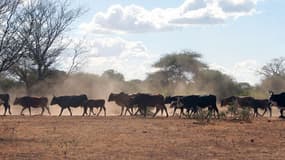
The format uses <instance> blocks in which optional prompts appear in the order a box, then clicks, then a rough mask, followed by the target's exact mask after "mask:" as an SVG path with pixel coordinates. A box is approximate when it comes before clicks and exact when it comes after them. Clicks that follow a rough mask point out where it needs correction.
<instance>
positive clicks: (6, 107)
mask: <svg viewBox="0 0 285 160" xmlns="http://www.w3.org/2000/svg"><path fill="white" fill-rule="evenodd" d="M4 108H5V111H4V114H3V115H4V116H6V112H7V109H8V106H6V104H4Z"/></svg>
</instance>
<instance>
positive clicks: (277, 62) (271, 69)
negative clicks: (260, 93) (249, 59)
mask: <svg viewBox="0 0 285 160" xmlns="http://www.w3.org/2000/svg"><path fill="white" fill-rule="evenodd" d="M259 73H260V74H261V75H263V76H265V77H266V78H270V77H273V76H280V77H282V76H283V77H284V76H285V57H280V58H275V59H272V60H271V61H270V62H269V63H267V64H266V65H264V66H263V67H262V69H261V71H259Z"/></svg>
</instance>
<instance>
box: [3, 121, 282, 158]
mask: <svg viewBox="0 0 285 160" xmlns="http://www.w3.org/2000/svg"><path fill="white" fill-rule="evenodd" d="M284 157H285V120H281V119H277V118H272V119H271V120H268V119H266V118H262V119H255V120H254V121H253V122H252V123H246V122H234V121H229V120H220V121H218V120H215V121H212V122H211V123H210V124H206V125H205V124H197V123H196V121H195V120H189V119H179V118H162V117H158V118H155V119H153V118H147V119H144V118H139V117H136V118H134V117H117V116H109V117H106V118H104V117H81V116H73V117H69V116H63V117H57V116H42V117H41V116H31V117H29V116H6V117H3V116H1V117H0V159H1V160H4V159H29V160H30V159H35V160H38V159H76V160H77V159H83V160H84V159H106V160H112V159H116V160H119V159H146V160H149V159H162V160H167V159H169V160H173V159H187V160H188V159H198V160H204V159H211V160H213V159H219V160H220V159H225V160H230V159H239V160H240V159H251V160H254V159H256V160H261V159H266V160H269V159H272V160H277V159H284Z"/></svg>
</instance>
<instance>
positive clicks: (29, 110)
mask: <svg viewBox="0 0 285 160" xmlns="http://www.w3.org/2000/svg"><path fill="white" fill-rule="evenodd" d="M29 113H30V116H31V115H32V112H31V107H29Z"/></svg>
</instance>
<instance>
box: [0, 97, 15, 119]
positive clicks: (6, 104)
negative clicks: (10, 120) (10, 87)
mask: <svg viewBox="0 0 285 160" xmlns="http://www.w3.org/2000/svg"><path fill="white" fill-rule="evenodd" d="M0 100H1V102H2V103H1V105H2V104H3V105H4V109H5V111H4V116H5V115H6V112H7V111H8V112H9V114H10V115H11V114H12V113H11V111H10V108H11V107H10V104H9V101H10V96H9V94H0Z"/></svg>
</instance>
